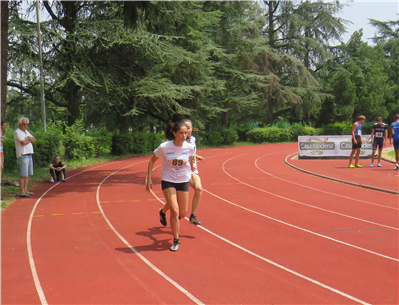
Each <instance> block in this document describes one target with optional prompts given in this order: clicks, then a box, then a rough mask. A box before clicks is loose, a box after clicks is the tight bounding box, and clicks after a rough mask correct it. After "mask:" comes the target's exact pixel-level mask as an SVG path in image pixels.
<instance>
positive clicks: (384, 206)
mask: <svg viewBox="0 0 399 305" xmlns="http://www.w3.org/2000/svg"><path fill="white" fill-rule="evenodd" d="M265 156H267V155H264V156H262V157H259V158H258V159H256V160H255V166H256V167H257V168H258V169H259V170H260V171H261V172H264V173H265V174H267V175H269V176H271V177H274V178H276V179H280V180H282V181H285V182H288V183H292V184H295V185H299V186H302V187H305V188H308V189H311V190H315V191H318V192H322V193H325V194H329V195H334V196H337V197H342V198H345V199H350V200H354V201H358V202H362V203H367V204H372V205H376V206H380V207H383V208H387V209H393V210H399V209H397V208H394V207H389V206H386V205H382V204H378V203H374V202H369V201H364V200H359V199H356V198H352V197H347V196H343V195H338V194H335V193H331V192H327V191H323V190H320V189H316V188H313V187H311V186H307V185H303V184H300V183H296V182H293V181H289V180H287V179H284V178H280V177H278V176H275V175H273V174H271V173H269V172H266V171H264V170H263V169H261V168H260V167H259V166H258V164H257V162H258V161H259V159H261V158H263V157H265Z"/></svg>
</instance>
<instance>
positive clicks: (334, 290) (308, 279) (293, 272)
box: [152, 192, 371, 305]
mask: <svg viewBox="0 0 399 305" xmlns="http://www.w3.org/2000/svg"><path fill="white" fill-rule="evenodd" d="M208 193H209V192H208ZM152 195H153V196H154V197H156V198H157V199H158V200H159V201H160V202H161V203H162V204H165V203H164V202H162V200H160V198H159V197H158V196H157V195H155V194H154V192H152ZM216 197H218V196H216ZM219 198H220V197H219ZM225 201H226V200H225ZM184 219H186V220H187V221H189V219H188V218H187V217H184ZM197 228H200V229H202V230H204V231H205V232H207V233H209V234H211V235H213V236H215V237H216V238H219V239H220V240H222V241H224V242H226V243H228V244H230V245H232V246H233V247H236V248H238V249H240V250H242V251H244V252H246V253H248V254H250V255H252V256H255V257H257V258H259V259H261V260H262V261H264V262H267V263H269V264H271V265H273V266H275V267H277V268H280V269H282V270H284V271H286V272H288V273H291V274H293V275H295V276H298V277H300V278H301V279H304V280H306V281H308V282H311V283H313V284H315V285H317V286H320V287H323V288H325V289H327V290H329V291H332V292H334V293H336V294H339V295H340V296H343V297H345V298H347V299H350V300H352V301H355V302H358V303H360V304H364V305H371V304H370V303H367V302H365V301H363V300H360V299H358V298H356V297H354V296H351V295H349V294H347V293H345V292H342V291H340V290H338V289H335V288H333V287H331V286H328V285H326V284H323V283H321V282H319V281H317V280H314V279H312V278H310V277H308V276H306V275H303V274H301V273H299V272H296V271H294V270H292V269H289V268H287V267H284V266H283V265H280V264H278V263H276V262H274V261H272V260H270V259H267V258H265V257H263V256H261V255H259V254H256V253H255V252H252V251H250V250H248V249H246V248H244V247H242V246H240V245H238V244H236V243H234V242H232V241H230V240H228V239H227V238H224V237H223V236H220V235H218V234H216V233H214V232H213V231H211V230H209V229H206V228H205V227H204V226H202V225H201V226H197Z"/></svg>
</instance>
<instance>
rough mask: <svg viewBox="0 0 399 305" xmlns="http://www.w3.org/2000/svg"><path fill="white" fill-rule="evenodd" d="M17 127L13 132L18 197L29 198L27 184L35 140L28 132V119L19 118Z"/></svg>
mask: <svg viewBox="0 0 399 305" xmlns="http://www.w3.org/2000/svg"><path fill="white" fill-rule="evenodd" d="M18 126H19V128H17V129H16V130H15V131H14V142H15V151H16V155H17V162H18V167H19V188H20V195H19V196H20V197H29V196H30V195H33V193H32V192H29V191H28V183H29V178H30V176H32V175H33V159H32V155H33V153H34V151H33V145H32V143H35V142H36V138H35V137H34V136H33V135H32V134H31V133H30V132H29V131H28V126H29V119H28V118H26V117H21V118H20V119H19V120H18Z"/></svg>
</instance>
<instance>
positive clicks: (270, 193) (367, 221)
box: [222, 155, 399, 231]
mask: <svg viewBox="0 0 399 305" xmlns="http://www.w3.org/2000/svg"><path fill="white" fill-rule="evenodd" d="M241 156H243V155H239V156H236V157H233V158H230V159H228V160H226V161H225V162H224V163H223V165H222V170H223V171H224V172H225V174H226V175H228V176H229V177H231V178H232V179H234V180H236V181H239V182H241V183H242V184H245V185H247V186H249V187H252V188H254V189H256V190H258V191H261V192H264V193H266V194H269V195H272V196H275V197H278V198H281V199H284V200H288V201H292V202H295V203H298V204H301V205H304V206H308V207H311V208H313V209H317V210H321V211H324V212H328V213H332V214H336V215H340V216H343V217H347V218H351V219H355V220H358V221H362V222H366V223H371V224H373V225H377V226H381V227H384V228H389V229H392V230H396V231H398V230H399V228H395V227H391V226H387V225H383V224H380V223H377V222H373V221H369V220H365V219H361V218H357V217H354V216H350V215H346V214H342V213H338V212H335V211H331V210H327V209H323V208H320V207H316V206H314V205H310V204H307V203H304V202H301V201H298V200H294V199H290V198H287V197H284V196H280V195H277V194H274V193H272V192H269V191H266V190H264V189H261V188H258V187H256V186H253V185H251V184H248V183H246V182H243V181H241V180H239V179H237V178H235V177H233V176H232V175H230V174H229V173H228V172H227V171H226V170H225V164H226V163H227V162H229V161H230V160H232V159H235V158H238V157H241Z"/></svg>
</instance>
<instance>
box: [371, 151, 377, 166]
mask: <svg viewBox="0 0 399 305" xmlns="http://www.w3.org/2000/svg"><path fill="white" fill-rule="evenodd" d="M375 152H376V149H374V148H373V152H372V153H371V164H373V163H374V158H375Z"/></svg>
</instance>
